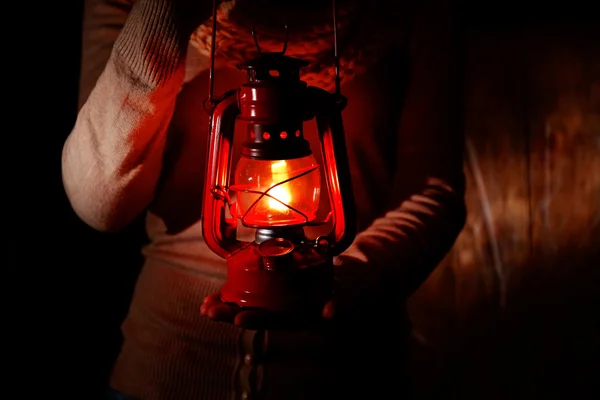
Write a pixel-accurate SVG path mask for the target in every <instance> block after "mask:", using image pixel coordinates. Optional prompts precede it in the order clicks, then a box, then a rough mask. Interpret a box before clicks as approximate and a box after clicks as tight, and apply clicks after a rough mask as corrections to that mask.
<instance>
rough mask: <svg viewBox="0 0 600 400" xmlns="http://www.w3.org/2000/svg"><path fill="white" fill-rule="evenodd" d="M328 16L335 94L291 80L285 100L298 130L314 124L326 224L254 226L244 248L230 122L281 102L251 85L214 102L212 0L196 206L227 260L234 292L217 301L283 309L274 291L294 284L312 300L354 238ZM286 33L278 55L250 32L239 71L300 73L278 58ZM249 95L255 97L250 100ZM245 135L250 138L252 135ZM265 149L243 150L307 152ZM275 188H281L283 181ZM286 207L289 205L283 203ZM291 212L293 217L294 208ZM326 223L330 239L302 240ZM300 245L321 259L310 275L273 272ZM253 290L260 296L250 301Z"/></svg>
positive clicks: (291, 61) (295, 62) (209, 239)
mask: <svg viewBox="0 0 600 400" xmlns="http://www.w3.org/2000/svg"><path fill="white" fill-rule="evenodd" d="M332 13H333V41H334V60H335V64H334V68H335V92H334V93H331V92H328V91H326V90H323V89H321V88H317V87H312V86H307V85H306V83H304V82H302V81H301V80H300V78H299V75H298V83H300V84H302V85H303V86H298V88H299V89H298V95H297V96H296V95H294V96H291V97H293V98H294V99H296V101H297V102H298V103H297V104H295V103H293V102H292V103H293V104H290V105H289V107H291V108H294V107H296V108H300V109H301V110H299V111H298V113H300V114H301V116H300V117H298V118H301V119H300V124H302V123H303V122H302V121H308V120H311V119H315V120H316V124H317V131H318V134H319V139H320V142H321V155H322V162H323V167H324V175H325V180H326V185H327V188H328V191H329V199H330V209H331V211H330V213H329V215H328V217H327V218H326V220H325V221H320V222H314V221H309V220H308V218H307V219H306V224H300V225H294V226H287V227H258V228H257V230H256V237H255V239H256V240H255V241H254V242H244V241H241V240H238V239H237V238H236V228H237V223H238V219H239V217H240V215H238V214H237V213H236V212H235V211H234V210H233V209H232V206H233V202H232V200H231V198H230V196H229V192H230V191H231V190H239V188H236V187H235V185H233V186H232V185H230V171H231V163H232V149H233V137H234V127H235V121H236V119H238V118H242V116H243V115H246V116H247V118H250V119H252V118H254V117H256V116H257V115H259V114H261V112H262V113H266V114H268V113H270V112H271V111H270V109H269V108H268V107H269V105H275V106H276V107H277V105H278V104H281V103H282V99H281V98H280V97H281V96H280V97H277V96H279V94H277V93H275V94H273V91H271V92H268V91H262V92H261V91H260V90H259V89H257V87H256V86H254V87H253V86H252V85H250V87H249V88H240V89H235V90H231V91H229V92H227V93H225V94H224V95H223V96H221V97H219V98H216V97H215V96H214V74H215V49H216V47H217V46H216V33H217V1H216V0H213V30H212V44H211V55H210V70H209V81H210V82H209V95H208V99H207V100H206V102H205V109H206V111H207V112H208V113H209V114H210V122H209V123H210V132H209V145H208V157H207V166H206V179H205V189H204V196H203V205H202V207H203V210H202V230H203V235H204V240H205V242H206V244H207V245H208V247H209V248H210V249H211V250H212V251H213V252H214V253H216V254H217V255H219V256H220V257H222V258H225V259H227V262H228V281H230V280H231V281H232V283H230V284H229V286H235V289H232V288H231V287H229V288H227V286H228V283H226V284H225V285H224V286H223V288H222V292H221V293H222V300H223V301H226V302H234V303H237V304H238V305H240V306H249V307H260V308H267V309H272V310H275V311H285V310H286V309H287V308H288V306H287V304H290V302H289V301H288V302H286V301H285V300H280V297H281V296H283V297H285V296H287V295H286V294H282V292H281V290H280V289H281V287H280V286H281V285H284V286H286V285H287V286H286V288H287V290H288V291H289V290H291V289H290V288H291V287H292V286H293V287H294V288H297V287H298V285H306V286H307V288H306V290H299V294H298V293H297V295H298V296H303V295H307V296H309V297H310V296H311V295H310V294H307V293H309V292H310V291H311V289H310V286H311V284H312V283H315V282H316V283H315V284H316V285H317V286H319V287H320V288H321V289H319V290H321V291H324V292H327V291H328V290H329V289H328V288H329V287H330V286H332V285H333V263H332V259H333V257H334V256H336V255H339V254H340V253H341V252H343V251H344V250H345V249H346V248H348V246H349V245H350V244H351V243H352V241H353V240H354V237H355V234H356V228H355V225H356V224H355V212H356V210H355V203H354V196H353V192H352V182H351V176H350V168H349V163H348V159H347V151H346V140H345V135H344V128H343V122H342V110H343V109H344V108H345V106H346V103H347V101H346V98H345V97H344V96H343V95H342V94H341V90H340V86H341V85H340V81H341V80H340V72H339V68H340V63H339V56H338V46H337V11H336V3H335V0H332ZM285 30H286V40H285V43H284V46H283V50H282V51H281V52H279V53H263V52H262V51H261V49H260V45H259V43H258V39H257V36H256V31H255V28H253V29H252V35H253V37H254V40H255V44H256V46H257V49H258V52H259V58H257V59H255V60H251V61H250V62H248V63H244V64H242V65H240V66H238V68H239V69H246V70H248V76H249V79H250V80H252V79H253V74H256V70H257V68H259V67H258V66H257V65H259V64H260V65H262V64H261V63H262V62H266V63H267V64H269V63H270V64H269V65H282V67H281V68H284V69H285V68H287V71H291V73H292V74H295V73H296V70H295V69H296V68H297V69H298V71H299V68H300V67H302V66H304V65H306V63H305V62H304V61H303V60H300V59H296V58H291V57H287V56H285V54H284V53H285V51H286V48H287V25H285ZM298 74H299V72H298ZM294 82H295V81H294ZM244 90H246V92H244ZM257 91H258V94H260V95H261V96H264V98H265V99H266V101H265V102H263V103H258V102H255V103H253V100H256V96H257ZM285 93H287V92H285ZM300 93H301V95H300ZM250 97H254V99H252V98H250ZM283 103H285V101H283ZM294 110H295V109H294ZM280 111H281V110H280ZM284 114H285V112H284ZM296 122H297V121H296ZM300 130H301V129H300ZM296 132H298V133H297V134H296V136H298V137H297V138H294V139H297V140H299V142H298V143H302V141H305V140H304V139H303V137H301V136H300V134H299V132H300V131H296ZM257 133H259V132H257ZM251 134H252V137H253V138H254V133H251ZM269 146H270V147H269ZM269 146H266V145H264V143H261V142H260V139H256V140H255V141H254V142H253V143H251V144H250V145H247V146H246V147H245V148H244V151H245V152H247V153H248V154H249V155H250V156H256V157H257V158H259V159H265V158H266V159H273V160H274V159H278V160H279V159H286V156H293V157H299V156H301V155H302V154H305V153H306V149H305V150H302V146H301V145H299V146H291V147H290V146H288V150H289V151H291V152H296V153H297V154H291V153H289V151H288V152H287V153H286V150H285V149H284V148H279V149H278V148H277V146H276V145H271V144H269ZM306 146H308V142H306ZM290 149H291V150H290ZM307 149H308V154H311V153H310V146H308V147H307ZM303 152H304V153H303ZM311 171H312V169H311V170H308V171H302V173H299V174H297V175H295V176H292V177H291V178H290V179H288V180H286V182H287V181H289V180H293V179H298V178H299V176H303V175H304V174H307V173H309V172H311ZM278 184H282V182H279V183H278ZM270 189H271V188H269V189H267V190H266V191H262V192H257V194H259V199H261V198H263V197H264V196H267V197H272V196H271V195H270V194H269V193H268V191H269V190H270ZM276 200H278V199H276ZM257 201H258V200H257ZM278 201H279V200H278ZM285 205H286V206H287V207H290V205H288V204H285ZM294 211H297V212H300V211H299V210H295V209H294ZM243 218H244V216H243V215H242V221H244V219H243ZM329 220H331V221H332V229H331V232H330V233H329V234H327V235H323V236H319V237H317V238H316V239H314V240H309V239H307V238H306V237H305V236H304V231H303V226H306V225H315V224H322V223H327V222H329ZM261 245H263V247H269V249H268V250H266V249H265V248H261ZM299 245H300V246H303V247H304V248H305V249H306V248H309V252H311V251H312V255H313V256H314V255H317V256H318V258H319V259H320V261H319V262H317V263H316V264H315V265H318V266H319V267H318V268H317V267H315V268H312V269H311V268H304V269H302V271H304V272H298V271H296V272H294V271H292V270H291V269H289V268H287V269H284V270H279V271H276V268H275V266H276V265H284V264H285V265H290V264H293V263H294V260H293V259H292V258H291V256H290V255H291V254H292V253H293V251H294V246H299ZM265 252H266V253H265ZM257 254H258V255H261V256H260V259H258V258H256V257H257ZM236 263H238V264H239V263H242V264H244V265H254V264H255V263H259V264H261V266H260V267H261V268H259V269H266V270H268V273H267V274H264V273H261V274H255V273H252V271H251V270H253V268H246V267H242V268H236V265H235V264H236ZM282 263H283V264H282ZM271 266H274V268H271ZM313 271H316V272H313ZM290 279H295V280H297V282H296V283H295V284H293V285H291V284H290ZM311 282H312V283H311ZM319 282H320V283H319ZM244 285H249V287H248V288H246V287H244ZM290 285H291V286H290ZM228 290H229V295H228V296H226V295H224V292H227V291H228ZM294 290H296V289H294ZM253 291H256V292H258V293H259V294H258V295H256V296H255V293H253ZM270 292H278V293H279V294H273V295H271V294H270ZM292 295H294V294H292ZM319 301H320V300H319ZM292 308H294V307H292Z"/></svg>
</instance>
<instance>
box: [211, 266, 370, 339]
mask: <svg viewBox="0 0 600 400" xmlns="http://www.w3.org/2000/svg"><path fill="white" fill-rule="evenodd" d="M335 269H336V282H335V288H334V291H333V296H332V299H331V300H330V301H328V302H327V303H326V304H325V305H324V306H323V308H322V310H320V313H319V312H315V313H307V314H284V313H273V312H269V311H267V310H262V309H252V308H242V307H239V306H238V305H236V304H232V303H225V302H223V301H222V300H221V295H220V293H214V294H211V295H209V296H207V297H206V298H205V299H204V303H203V304H202V306H201V307H200V313H201V315H203V316H205V317H207V318H210V319H212V320H215V321H221V322H229V323H233V324H235V325H236V326H239V327H241V328H246V329H302V328H307V327H311V326H315V325H318V324H323V323H330V322H335V321H348V320H351V319H353V318H359V317H362V316H363V315H364V314H365V313H367V314H368V313H369V312H370V309H371V308H372V307H376V306H375V305H374V303H375V301H373V300H374V298H373V296H372V293H373V291H374V290H375V288H376V286H375V281H374V279H373V278H372V277H369V272H372V271H368V270H366V268H365V265H364V264H363V263H361V262H360V261H358V260H356V259H353V258H351V257H347V258H342V257H340V258H338V259H337V260H336V267H335ZM372 311H376V310H372Z"/></svg>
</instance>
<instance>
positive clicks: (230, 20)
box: [191, 0, 407, 90]
mask: <svg viewBox="0 0 600 400" xmlns="http://www.w3.org/2000/svg"><path fill="white" fill-rule="evenodd" d="M384 3H389V4H387V5H386V4H384ZM396 3H401V2H400V1H398V0H396V1H394V0H383V1H378V0H366V1H364V0H354V1H353V0H346V1H343V0H342V1H338V6H337V9H338V12H337V15H338V17H337V21H338V54H339V56H340V77H341V79H342V82H348V81H350V80H351V79H353V78H355V77H357V76H360V75H361V74H363V73H364V72H365V71H366V70H367V69H368V68H369V67H370V66H371V65H373V64H374V63H376V62H377V61H378V60H379V58H380V57H381V56H382V55H383V54H384V53H385V52H386V51H388V50H389V49H390V48H391V47H392V46H393V45H394V44H398V43H401V42H402V40H404V39H405V34H406V33H407V32H406V29H403V28H402V27H403V26H406V21H407V20H406V18H405V17H404V16H405V15H406V13H401V12H398V11H400V9H401V7H398V5H397V4H396ZM402 8H404V9H405V10H406V9H407V7H402ZM286 24H287V26H288V42H287V49H286V53H285V54H286V55H287V56H291V57H298V58H302V59H304V60H306V61H308V62H309V63H310V64H309V66H308V67H306V68H304V69H303V71H302V73H301V75H302V79H303V80H305V81H306V82H307V83H308V84H309V85H313V86H318V87H321V88H323V89H326V90H333V86H334V77H335V69H334V53H333V43H334V40H333V16H332V9H331V1H329V0H322V1H319V0H305V1H303V2H294V3H292V2H288V1H283V0H281V1H275V0H237V1H235V0H234V1H228V2H223V3H221V5H220V7H219V9H218V10H217V48H216V57H217V60H218V61H219V62H220V63H222V64H225V65H228V66H235V65H237V64H240V63H242V62H244V61H247V60H249V59H252V58H254V57H256V56H258V55H259V52H258V49H257V48H256V44H255V43H254V38H253V36H252V29H253V28H254V30H255V33H256V37H257V40H258V42H259V46H260V48H261V51H262V52H269V51H281V50H282V48H283V44H284V43H285V25H286ZM211 34H212V18H211V19H210V20H209V21H207V22H206V23H205V24H203V25H201V26H200V27H199V28H198V29H197V30H196V32H195V33H194V34H193V35H192V37H191V40H192V41H193V42H195V45H196V47H197V48H198V50H199V51H200V53H201V54H203V55H205V56H206V57H209V56H210V47H211Z"/></svg>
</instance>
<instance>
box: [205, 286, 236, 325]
mask: <svg viewBox="0 0 600 400" xmlns="http://www.w3.org/2000/svg"><path fill="white" fill-rule="evenodd" d="M238 312H239V307H237V306H235V305H232V304H227V303H223V301H221V295H220V293H214V294H211V295H209V296H206V297H205V298H204V303H203V304H202V305H201V306H200V314H201V315H204V316H205V317H208V318H210V319H214V320H217V321H228V322H232V321H233V319H234V317H235V316H236V314H237V313H238Z"/></svg>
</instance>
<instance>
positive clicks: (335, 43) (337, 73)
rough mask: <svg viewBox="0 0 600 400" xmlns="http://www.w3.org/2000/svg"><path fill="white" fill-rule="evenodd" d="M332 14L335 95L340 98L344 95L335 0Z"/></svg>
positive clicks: (332, 5) (333, 0)
mask: <svg viewBox="0 0 600 400" xmlns="http://www.w3.org/2000/svg"><path fill="white" fill-rule="evenodd" d="M331 12H332V14H333V57H334V62H335V94H336V96H337V97H338V98H339V97H340V96H341V95H342V90H341V79H340V57H339V54H338V26H337V6H336V4H335V0H331Z"/></svg>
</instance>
